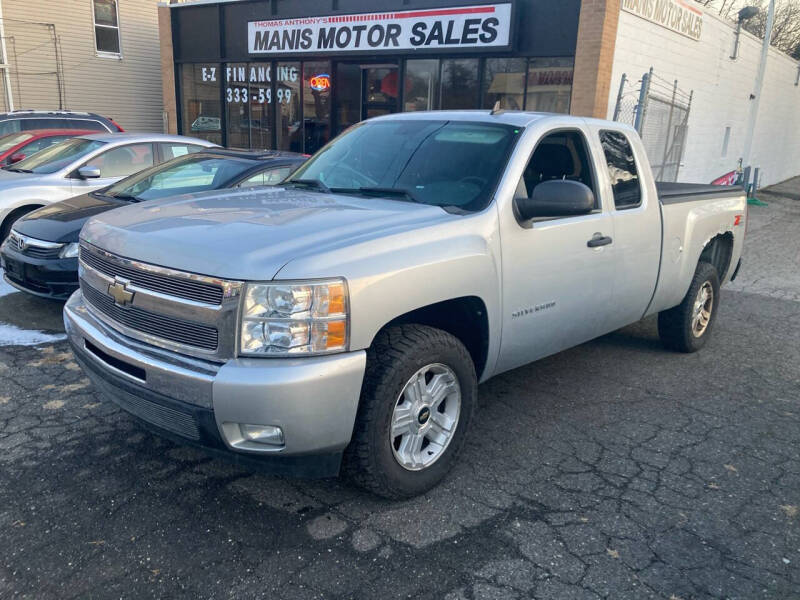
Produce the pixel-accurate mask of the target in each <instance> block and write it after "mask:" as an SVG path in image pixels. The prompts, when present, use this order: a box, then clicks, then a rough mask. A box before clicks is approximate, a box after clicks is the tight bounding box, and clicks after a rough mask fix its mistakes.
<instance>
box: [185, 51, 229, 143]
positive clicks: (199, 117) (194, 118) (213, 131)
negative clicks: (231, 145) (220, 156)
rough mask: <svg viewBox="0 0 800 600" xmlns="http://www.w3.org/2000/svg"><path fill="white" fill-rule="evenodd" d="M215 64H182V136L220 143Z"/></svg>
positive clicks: (217, 86) (218, 76) (219, 78)
mask: <svg viewBox="0 0 800 600" xmlns="http://www.w3.org/2000/svg"><path fill="white" fill-rule="evenodd" d="M222 81H223V78H222V76H221V75H220V66H219V65H218V64H202V65H200V64H197V65H194V64H191V65H189V64H187V65H181V129H182V133H183V134H184V135H190V136H193V137H197V138H202V139H204V140H208V141H209V142H213V143H215V144H222V119H221V116H222V111H221V107H220V101H219V94H220V87H221V84H222Z"/></svg>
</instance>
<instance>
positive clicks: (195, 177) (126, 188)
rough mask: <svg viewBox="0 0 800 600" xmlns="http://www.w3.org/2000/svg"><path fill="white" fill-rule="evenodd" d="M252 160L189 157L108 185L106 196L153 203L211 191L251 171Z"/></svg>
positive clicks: (201, 156)
mask: <svg viewBox="0 0 800 600" xmlns="http://www.w3.org/2000/svg"><path fill="white" fill-rule="evenodd" d="M255 163H256V161H253V160H248V159H242V158H234V157H219V156H204V155H203V154H192V155H189V156H183V157H180V158H176V159H174V160H171V161H169V162H168V163H164V164H163V165H159V166H157V167H153V168H152V169H148V170H146V171H143V172H141V173H137V174H136V175H132V176H131V177H126V178H125V179H123V180H122V181H120V182H118V183H116V184H114V185H112V186H111V187H110V188H108V189H107V190H106V191H105V192H103V193H104V194H105V195H106V196H115V197H120V198H126V199H133V200H153V199H155V198H163V197H165V196H176V195H178V194H188V193H191V192H202V191H205V190H215V189H218V188H220V187H222V186H224V185H226V184H228V182H230V181H231V180H232V179H234V178H235V177H237V176H238V175H239V174H241V173H243V172H244V171H246V170H247V169H249V168H251V167H252V166H253V165H254V164H255Z"/></svg>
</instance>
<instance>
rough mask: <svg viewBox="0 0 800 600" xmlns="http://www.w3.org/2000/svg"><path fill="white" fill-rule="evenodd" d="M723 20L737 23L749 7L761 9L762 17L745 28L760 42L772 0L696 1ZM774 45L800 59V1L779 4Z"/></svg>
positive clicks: (751, 20) (759, 13)
mask: <svg viewBox="0 0 800 600" xmlns="http://www.w3.org/2000/svg"><path fill="white" fill-rule="evenodd" d="M695 1H696V2H697V3H698V4H702V5H703V6H705V7H706V8H708V9H709V10H713V11H716V12H717V13H718V14H719V15H720V16H722V17H724V18H726V19H731V20H733V21H735V20H736V19H737V15H738V13H739V11H740V10H741V9H742V8H744V7H745V6H755V7H757V8H759V9H760V10H759V11H758V15H756V16H755V17H753V18H752V19H749V20H748V21H745V23H744V28H745V29H746V30H747V31H749V32H750V33H752V34H753V35H756V36H758V37H760V38H763V37H764V33H765V32H766V29H767V9H768V8H769V2H768V0H695ZM771 42H772V45H773V46H775V47H776V48H778V49H779V50H781V51H783V52H786V53H787V54H789V55H790V56H792V57H794V58H797V59H800V0H778V2H777V8H776V10H775V27H774V29H773V31H772V40H771Z"/></svg>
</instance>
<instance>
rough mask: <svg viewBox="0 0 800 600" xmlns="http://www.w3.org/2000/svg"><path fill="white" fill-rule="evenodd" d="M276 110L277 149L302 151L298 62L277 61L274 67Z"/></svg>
mask: <svg viewBox="0 0 800 600" xmlns="http://www.w3.org/2000/svg"><path fill="white" fill-rule="evenodd" d="M275 79H276V81H275V88H276V89H275V92H274V93H275V98H274V100H273V101H274V102H275V103H276V104H275V106H276V109H277V112H278V128H277V134H278V140H277V141H278V144H277V148H278V150H290V151H292V152H302V151H303V121H302V117H301V113H300V63H299V62H279V63H276V69H275Z"/></svg>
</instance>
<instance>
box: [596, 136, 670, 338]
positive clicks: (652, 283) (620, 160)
mask: <svg viewBox="0 0 800 600" xmlns="http://www.w3.org/2000/svg"><path fill="white" fill-rule="evenodd" d="M591 128H592V134H593V136H594V142H595V144H596V143H597V142H599V146H598V147H597V151H598V152H602V155H601V156H600V157H598V161H597V162H598V164H602V165H604V166H605V167H606V169H605V173H601V175H602V177H601V180H602V181H603V182H604V183H603V185H604V188H605V191H604V195H606V196H607V197H609V198H613V203H614V207H613V211H612V215H613V219H614V255H615V258H614V260H615V262H616V272H615V275H614V285H613V288H614V296H613V299H612V302H611V304H610V305H609V307H608V315H607V317H608V321H607V327H606V331H604V332H602V333H606V332H608V331H613V330H615V329H619V328H620V327H624V326H625V325H630V324H631V323H635V322H636V321H638V320H640V319H641V318H642V316H643V315H644V313H645V310H646V309H647V306H648V305H649V304H650V301H651V299H652V297H653V293H654V292H655V288H656V282H657V279H658V271H659V263H660V260H661V245H662V241H661V237H662V235H661V207H660V205H659V200H658V196H657V194H656V191H655V186H654V185H653V176H652V172H651V170H650V163H649V162H648V161H647V157H646V156H645V150H644V146H643V145H642V143H641V140H640V139H639V137H638V136H637V135H636V134H635V133H634V132H632V131H627V130H625V129H622V128H619V129H610V128H603V127H598V126H594V125H593V126H592V127H591Z"/></svg>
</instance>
